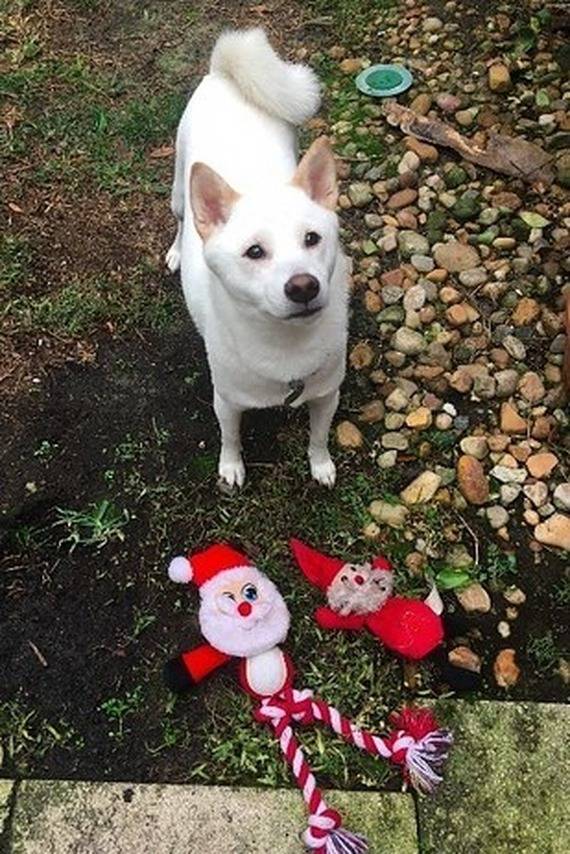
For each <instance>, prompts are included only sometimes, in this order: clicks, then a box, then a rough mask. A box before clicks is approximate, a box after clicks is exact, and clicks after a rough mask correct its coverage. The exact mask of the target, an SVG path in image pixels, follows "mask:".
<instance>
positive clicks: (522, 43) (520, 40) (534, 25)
mask: <svg viewBox="0 0 570 854" xmlns="http://www.w3.org/2000/svg"><path fill="white" fill-rule="evenodd" d="M550 21H551V15H550V12H549V11H548V9H540V11H538V12H537V13H536V15H532V16H531V18H530V20H529V21H528V22H521V23H519V24H518V25H517V34H516V38H515V45H514V48H513V50H512V52H511V53H512V56H513V57H520V56H524V55H525V54H527V53H531V52H532V51H534V50H536V47H537V44H538V37H539V36H540V34H541V32H542V31H543V30H544V29H545V28H546V27H547V26H548V25H549V24H550Z"/></svg>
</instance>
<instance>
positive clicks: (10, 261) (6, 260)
mask: <svg viewBox="0 0 570 854" xmlns="http://www.w3.org/2000/svg"><path fill="white" fill-rule="evenodd" d="M30 259H31V249H30V245H29V243H28V242H27V241H26V240H24V239H23V238H21V237H14V236H12V235H9V234H3V235H0V299H3V298H5V297H6V296H7V295H9V294H10V293H12V292H13V290H14V289H15V286H17V285H20V284H21V283H22V281H23V280H24V278H25V276H26V270H27V267H28V265H29V263H30Z"/></svg>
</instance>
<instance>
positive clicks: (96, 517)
mask: <svg viewBox="0 0 570 854" xmlns="http://www.w3.org/2000/svg"><path fill="white" fill-rule="evenodd" d="M57 517H58V518H57V521H56V522H55V523H54V526H60V527H62V528H64V529H65V531H66V536H65V537H63V539H61V540H60V545H66V544H68V545H69V552H70V554H71V552H73V551H74V550H75V548H76V547H77V546H94V547H95V548H97V549H102V548H104V546H106V545H107V544H108V543H111V542H114V541H116V540H120V541H123V540H124V539H125V534H124V531H123V528H124V527H125V525H126V524H127V522H128V521H129V514H128V513H127V511H126V510H119V509H118V508H117V507H115V505H114V504H112V503H111V502H110V501H108V500H107V499H103V500H102V501H99V502H97V503H94V504H90V505H89V506H88V507H87V508H86V509H85V510H64V509H62V508H59V507H58V508H57Z"/></svg>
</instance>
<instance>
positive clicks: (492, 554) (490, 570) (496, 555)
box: [478, 543, 517, 587]
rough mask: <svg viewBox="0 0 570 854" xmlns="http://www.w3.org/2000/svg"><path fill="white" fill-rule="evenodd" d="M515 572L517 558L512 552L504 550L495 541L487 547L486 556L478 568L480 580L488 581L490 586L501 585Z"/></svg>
mask: <svg viewBox="0 0 570 854" xmlns="http://www.w3.org/2000/svg"><path fill="white" fill-rule="evenodd" d="M516 572H517V558H516V555H515V554H513V553H512V552H504V551H503V550H502V549H500V548H499V546H498V545H497V544H496V543H491V544H490V545H489V548H488V549H487V557H486V560H485V562H484V564H483V566H482V567H481V568H480V569H479V572H478V577H479V579H480V580H481V581H488V582H489V584H490V585H491V586H492V587H501V586H502V585H503V584H504V583H505V582H506V581H507V579H508V578H509V576H511V575H515V574H516Z"/></svg>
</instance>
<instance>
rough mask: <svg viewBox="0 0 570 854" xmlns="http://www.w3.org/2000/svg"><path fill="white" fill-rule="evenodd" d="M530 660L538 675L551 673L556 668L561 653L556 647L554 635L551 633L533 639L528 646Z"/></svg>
mask: <svg viewBox="0 0 570 854" xmlns="http://www.w3.org/2000/svg"><path fill="white" fill-rule="evenodd" d="M526 650H527V653H528V655H529V658H531V659H532V660H533V661H534V663H535V665H536V669H537V671H538V673H542V674H546V673H551V672H552V671H553V670H554V668H555V667H556V664H557V661H558V659H559V657H560V652H559V650H558V648H557V646H556V641H555V640H554V635H553V634H552V632H551V631H549V632H546V634H544V635H542V636H541V637H536V638H531V639H530V640H529V642H528V643H527V646H526Z"/></svg>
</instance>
